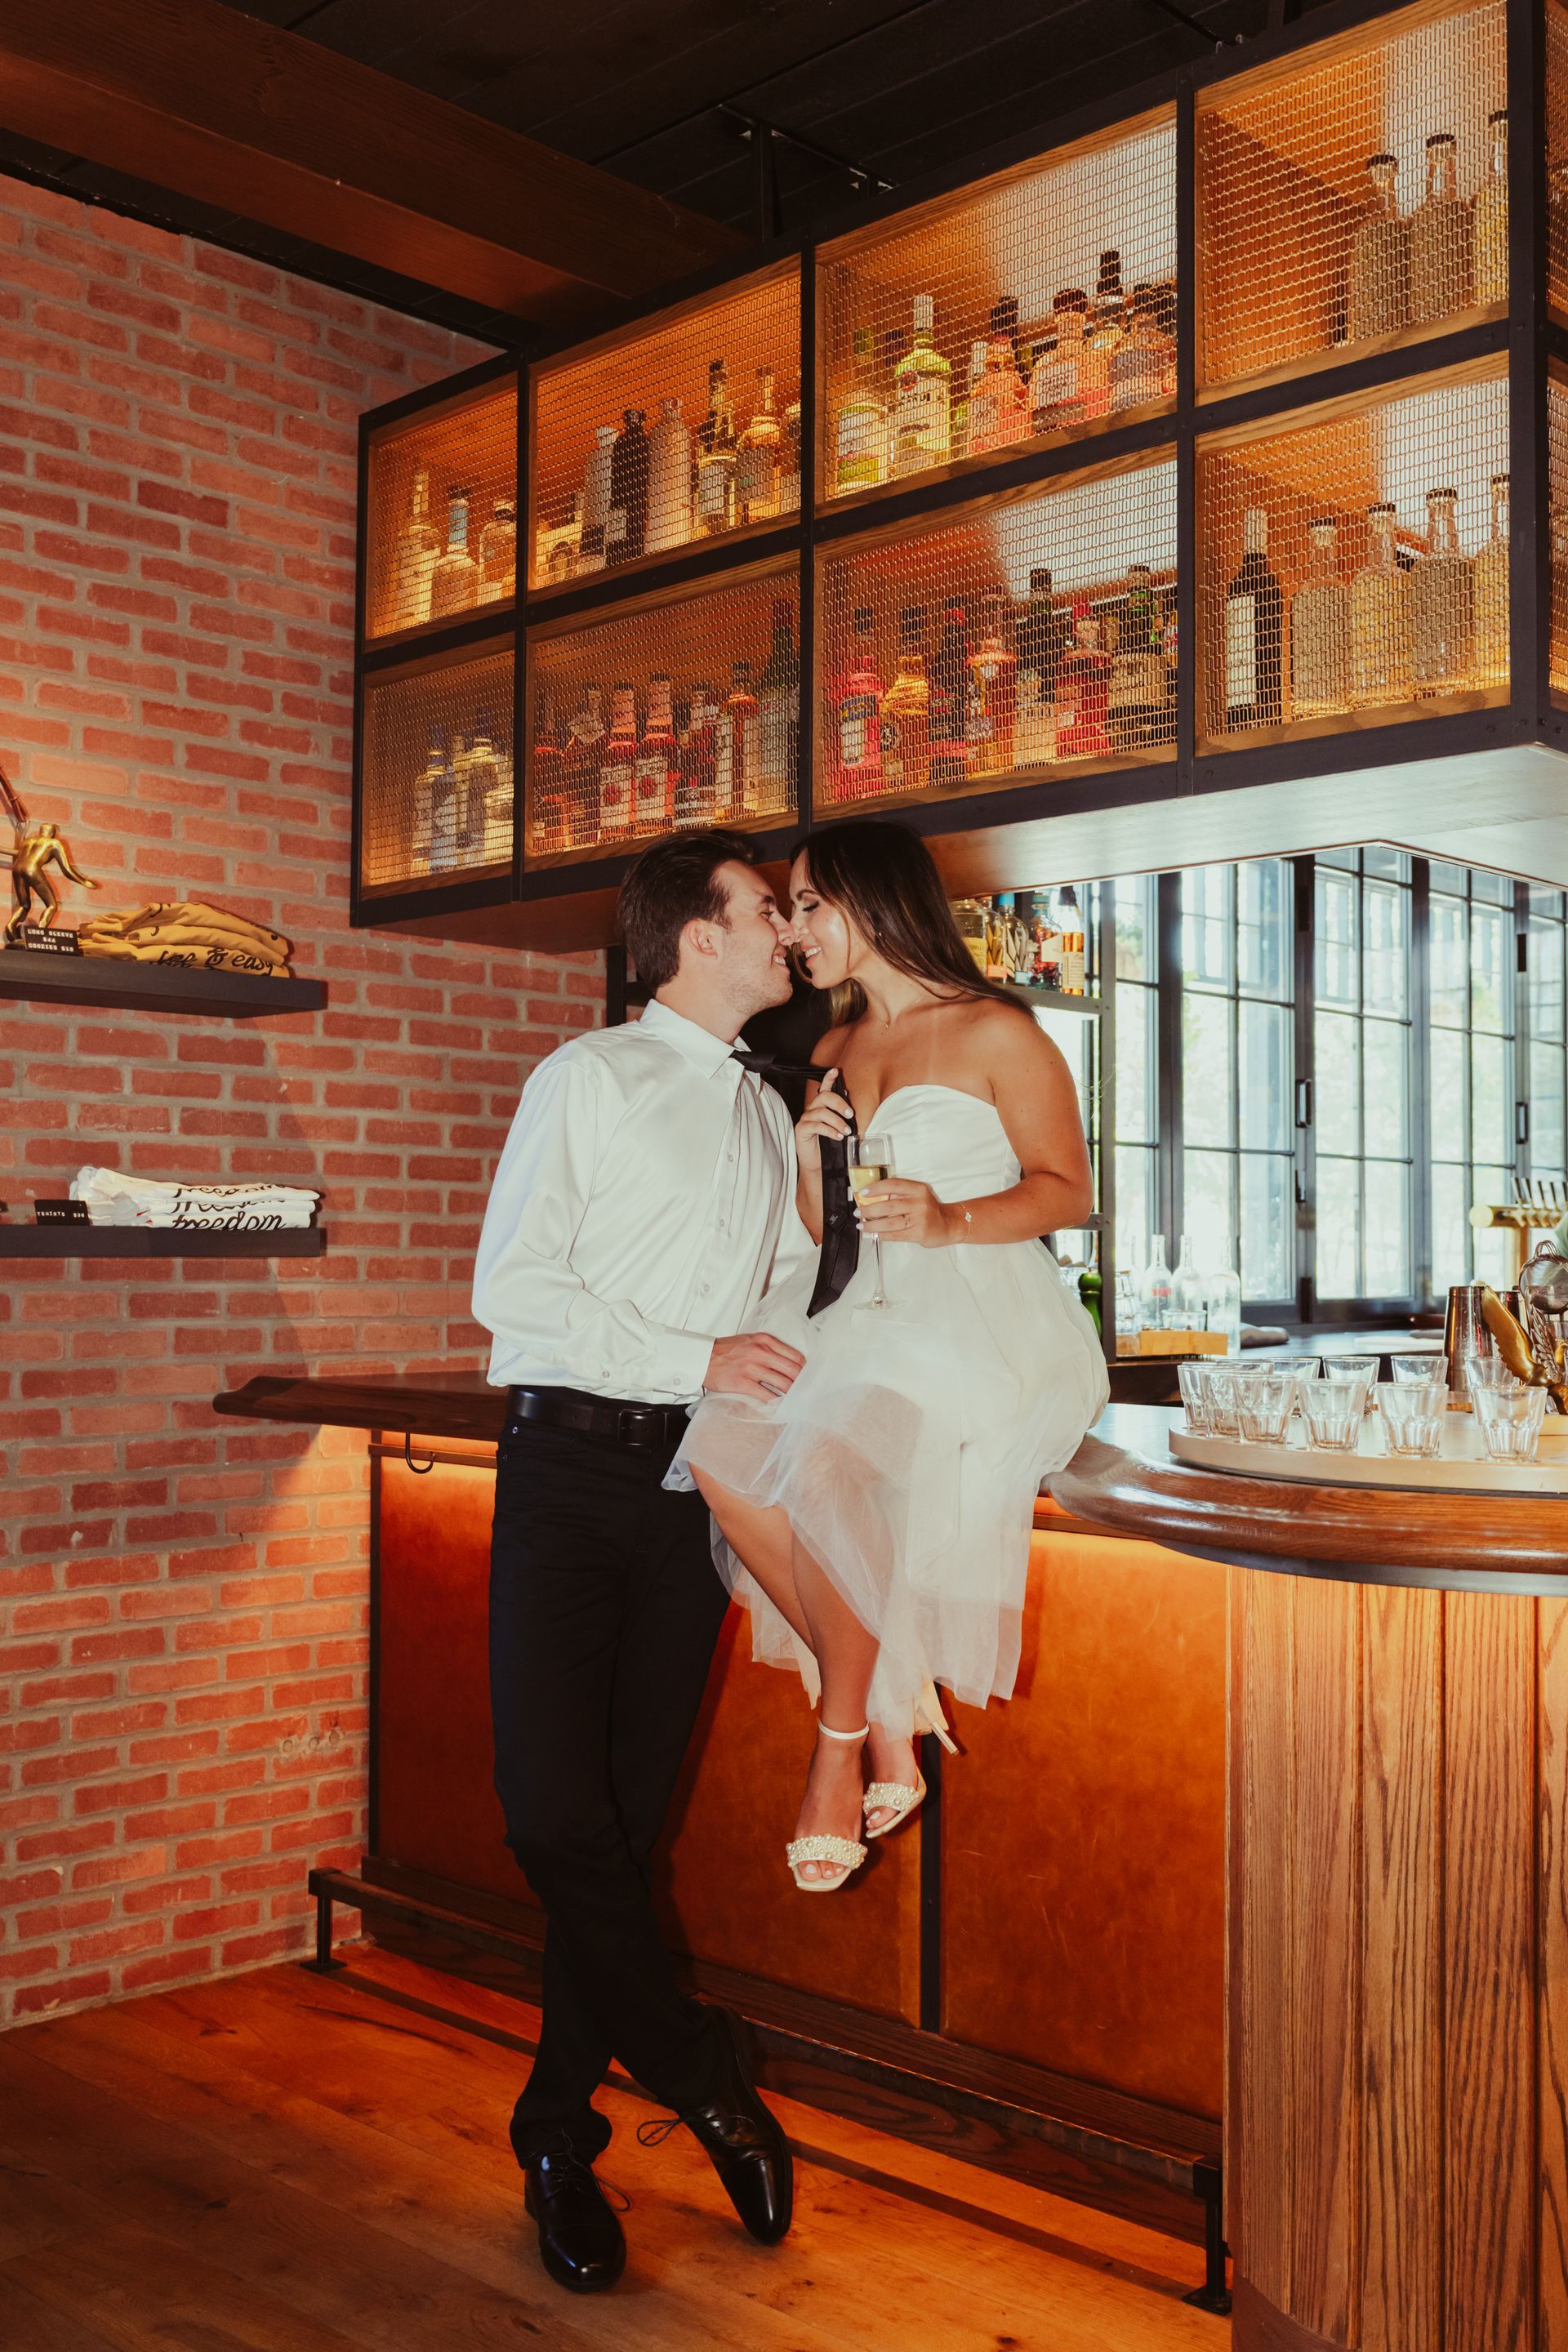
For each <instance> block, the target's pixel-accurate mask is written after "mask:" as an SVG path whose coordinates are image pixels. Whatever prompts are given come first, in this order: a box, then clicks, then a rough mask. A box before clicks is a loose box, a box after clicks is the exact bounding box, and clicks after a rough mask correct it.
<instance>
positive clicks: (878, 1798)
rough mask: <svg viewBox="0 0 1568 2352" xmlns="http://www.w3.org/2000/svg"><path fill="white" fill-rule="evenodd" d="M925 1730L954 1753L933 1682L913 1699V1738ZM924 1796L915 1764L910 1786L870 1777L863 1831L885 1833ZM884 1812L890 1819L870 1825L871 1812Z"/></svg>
mask: <svg viewBox="0 0 1568 2352" xmlns="http://www.w3.org/2000/svg"><path fill="white" fill-rule="evenodd" d="M926 1731H929V1732H931V1733H932V1734H934V1736H935V1738H937V1739H938V1740H940V1742H941V1743H942V1747H943V1748H946V1750H947V1752H948V1754H949V1755H950V1756H956V1755H957V1753H958V1749H957V1748H956V1746H955V1745H954V1743H953V1740H952V1737H951V1735H950V1733H949V1731H948V1727H947V1718H946V1717H945V1716H944V1715H943V1713H942V1701H941V1699H940V1698H939V1697H938V1696H937V1692H936V1685H935V1684H934V1683H930V1682H928V1683H927V1685H926V1686H925V1688H924V1690H923V1691H922V1692H921V1695H920V1697H919V1698H918V1699H917V1700H916V1702H915V1719H914V1734H915V1738H917V1739H918V1738H920V1736H921V1733H922V1732H926ZM925 1799H926V1782H925V1774H924V1773H923V1772H921V1770H920V1769H919V1768H918V1767H917V1769H916V1773H915V1785H914V1787H913V1788H912V1789H911V1788H910V1785H909V1783H908V1782H907V1781H905V1780H873V1781H872V1783H871V1785H870V1787H869V1788H868V1790H867V1791H866V1798H865V1803H864V1806H863V1808H862V1810H863V1811H864V1813H865V1815H866V1835H867V1836H868V1838H879V1837H886V1836H887V1834H888V1832H889V1830H896V1829H898V1828H900V1826H901V1825H902V1823H903V1822H907V1821H909V1820H910V1819H911V1817H912V1816H913V1815H914V1814H916V1813H918V1812H919V1811H920V1809H921V1805H923V1804H924V1802H925ZM884 1812H885V1813H891V1814H892V1816H893V1818H892V1820H891V1821H890V1822H881V1823H880V1824H879V1826H878V1827H877V1828H875V1829H873V1828H872V1826H871V1815H872V1814H873V1813H884Z"/></svg>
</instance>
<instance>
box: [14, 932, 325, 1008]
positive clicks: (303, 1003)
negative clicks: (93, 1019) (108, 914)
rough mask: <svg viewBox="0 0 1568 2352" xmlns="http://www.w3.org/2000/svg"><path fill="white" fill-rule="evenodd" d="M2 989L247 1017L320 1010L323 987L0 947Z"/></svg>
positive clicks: (71, 1000)
mask: <svg viewBox="0 0 1568 2352" xmlns="http://www.w3.org/2000/svg"><path fill="white" fill-rule="evenodd" d="M0 997H10V998H12V999H13V1000H16V1001H21V1002H25V1003H34V1004H81V1005H92V1006H99V1007H101V1008H104V1009H118V1010H120V1011H121V1012H135V1013H212V1014H216V1015H218V1016H219V1017H224V1018H227V1019H228V1020H231V1021H248V1020H251V1019H254V1018H255V1016H256V1015H257V1014H258V1013H318V1012H320V1010H321V1006H322V1005H323V1004H325V1003H326V1001H327V988H326V982H324V981H321V980H272V979H270V978H263V977H260V976H257V975H253V974H252V973H250V972H244V971H190V970H189V969H187V968H186V967H185V966H184V965H182V964H168V963H132V962H130V961H127V960H124V959H122V958H121V957H119V956H89V955H56V954H53V953H51V952H50V951H49V950H47V949H43V948H0Z"/></svg>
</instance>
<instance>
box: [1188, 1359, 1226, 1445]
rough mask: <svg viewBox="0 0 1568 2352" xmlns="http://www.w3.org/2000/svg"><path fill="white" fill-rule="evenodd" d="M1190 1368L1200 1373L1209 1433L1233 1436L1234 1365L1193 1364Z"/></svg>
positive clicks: (1219, 1435) (1215, 1435)
mask: <svg viewBox="0 0 1568 2352" xmlns="http://www.w3.org/2000/svg"><path fill="white" fill-rule="evenodd" d="M1190 1370H1193V1371H1194V1372H1197V1373H1199V1374H1200V1375H1201V1381H1202V1386H1203V1391H1204V1395H1205V1398H1206V1399H1207V1401H1208V1412H1209V1433H1210V1435H1211V1436H1214V1437H1234V1436H1235V1435H1236V1434H1237V1423H1236V1366H1235V1365H1234V1364H1226V1363H1217V1364H1216V1363H1206V1364H1194V1365H1192V1366H1191V1367H1190Z"/></svg>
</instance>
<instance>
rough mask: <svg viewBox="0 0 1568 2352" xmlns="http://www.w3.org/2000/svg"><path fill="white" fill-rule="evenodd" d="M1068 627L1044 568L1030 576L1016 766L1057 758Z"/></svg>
mask: <svg viewBox="0 0 1568 2352" xmlns="http://www.w3.org/2000/svg"><path fill="white" fill-rule="evenodd" d="M1066 637H1067V625H1066V623H1065V622H1064V620H1063V618H1062V615H1061V614H1059V613H1058V611H1057V608H1056V606H1055V604H1053V603H1052V601H1051V575H1050V573H1049V572H1047V570H1046V569H1045V567H1044V565H1043V564H1041V565H1037V566H1036V568H1035V570H1034V571H1032V572H1030V574H1029V601H1028V603H1027V604H1026V606H1025V607H1024V616H1023V619H1022V621H1021V623H1020V624H1019V628H1018V704H1017V716H1016V721H1015V725H1014V732H1013V759H1014V763H1015V765H1016V766H1017V767H1020V768H1041V767H1045V766H1047V765H1048V764H1049V762H1050V761H1052V760H1054V759H1055V758H1056V756H1057V673H1058V669H1059V667H1060V665H1061V656H1062V650H1063V646H1064V643H1065V640H1066Z"/></svg>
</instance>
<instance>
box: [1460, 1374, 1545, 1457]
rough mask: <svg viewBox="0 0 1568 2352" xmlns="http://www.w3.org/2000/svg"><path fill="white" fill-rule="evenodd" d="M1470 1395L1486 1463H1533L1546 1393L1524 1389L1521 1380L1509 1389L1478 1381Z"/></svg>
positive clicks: (1538, 1440) (1539, 1434) (1542, 1390)
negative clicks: (1484, 1450)
mask: <svg viewBox="0 0 1568 2352" xmlns="http://www.w3.org/2000/svg"><path fill="white" fill-rule="evenodd" d="M1470 1395H1471V1398H1472V1401H1473V1402H1474V1404H1475V1408H1476V1420H1477V1422H1478V1423H1479V1425H1480V1433H1481V1444H1483V1445H1484V1446H1485V1448H1486V1451H1487V1459H1488V1461H1489V1462H1533V1461H1534V1459H1535V1449H1536V1447H1537V1445H1539V1444H1540V1443H1541V1423H1542V1416H1543V1414H1544V1413H1545V1411H1546V1391H1545V1390H1544V1389H1537V1388H1526V1386H1525V1384H1524V1382H1523V1381H1514V1383H1513V1385H1512V1387H1511V1388H1502V1387H1500V1386H1498V1385H1496V1384H1495V1383H1493V1382H1492V1381H1476V1382H1475V1383H1474V1385H1473V1386H1472V1388H1471V1391H1470Z"/></svg>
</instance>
